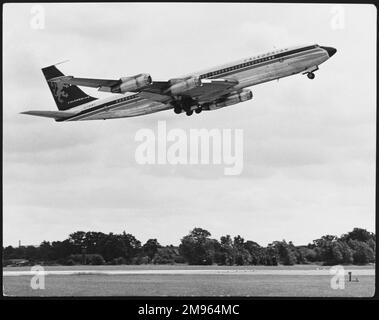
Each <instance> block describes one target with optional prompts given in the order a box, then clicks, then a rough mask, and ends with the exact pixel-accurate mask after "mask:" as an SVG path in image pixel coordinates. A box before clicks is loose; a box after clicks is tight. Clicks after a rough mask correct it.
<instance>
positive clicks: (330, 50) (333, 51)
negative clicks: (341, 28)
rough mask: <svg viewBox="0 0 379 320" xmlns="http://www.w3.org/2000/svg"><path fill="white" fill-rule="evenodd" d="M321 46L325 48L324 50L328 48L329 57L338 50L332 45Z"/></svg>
mask: <svg viewBox="0 0 379 320" xmlns="http://www.w3.org/2000/svg"><path fill="white" fill-rule="evenodd" d="M321 48H323V49H324V50H326V52H327V53H328V55H329V58H330V57H332V56H333V55H334V54H335V53H336V52H337V49H335V48H332V47H321Z"/></svg>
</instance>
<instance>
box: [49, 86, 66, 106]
mask: <svg viewBox="0 0 379 320" xmlns="http://www.w3.org/2000/svg"><path fill="white" fill-rule="evenodd" d="M49 84H50V88H51V90H52V91H53V93H54V95H55V97H56V98H57V100H58V101H59V102H60V103H65V101H67V98H68V93H67V92H66V88H68V87H70V85H69V84H65V83H59V82H50V83H49Z"/></svg>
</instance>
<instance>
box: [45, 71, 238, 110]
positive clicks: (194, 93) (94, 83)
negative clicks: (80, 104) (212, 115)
mask: <svg viewBox="0 0 379 320" xmlns="http://www.w3.org/2000/svg"><path fill="white" fill-rule="evenodd" d="M187 79H188V78H187ZM185 80H186V78H184V79H180V78H179V79H171V80H170V81H153V82H152V83H150V84H149V85H147V86H145V87H143V88H141V89H139V90H138V92H139V95H140V97H141V98H144V99H148V100H151V101H156V102H160V103H168V102H169V101H171V100H173V99H174V97H173V95H172V94H171V93H170V90H169V88H170V86H171V85H172V84H174V83H178V82H180V81H185ZM50 81H53V82H63V83H66V84H71V85H77V86H85V87H92V88H98V90H99V91H106V92H113V91H112V89H113V88H114V87H116V86H118V85H120V84H121V82H122V81H121V79H119V80H110V79H90V78H75V77H73V76H62V77H56V78H53V79H51V80H50ZM200 81H201V84H200V85H199V86H197V87H195V88H193V89H190V90H187V91H185V92H183V93H182V94H179V95H180V96H185V97H190V98H192V99H195V100H197V101H199V102H202V101H210V100H212V99H214V98H216V97H218V96H220V95H223V94H227V93H228V92H229V91H230V90H229V89H230V88H232V87H234V86H235V85H237V84H238V81H237V80H234V79H201V80H200ZM117 93H118V92H117Z"/></svg>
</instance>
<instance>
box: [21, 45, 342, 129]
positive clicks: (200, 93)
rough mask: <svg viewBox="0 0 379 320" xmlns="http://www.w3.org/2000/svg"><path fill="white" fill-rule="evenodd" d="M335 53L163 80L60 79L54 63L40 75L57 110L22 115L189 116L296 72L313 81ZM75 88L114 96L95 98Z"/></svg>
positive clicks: (255, 60)
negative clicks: (171, 112) (164, 113)
mask: <svg viewBox="0 0 379 320" xmlns="http://www.w3.org/2000/svg"><path fill="white" fill-rule="evenodd" d="M336 51H337V50H336V49H335V48H332V47H324V46H319V45H317V44H313V45H307V46H296V47H291V48H284V49H280V50H274V51H270V52H267V53H264V54H259V55H255V56H253V57H250V58H247V59H242V60H239V61H236V62H232V63H229V64H225V65H222V66H218V67H214V68H211V69H208V70H204V71H201V72H196V73H193V74H189V75H186V76H183V77H179V78H173V79H170V80H168V81H153V80H152V78H151V76H150V75H149V74H147V73H141V74H138V75H135V76H130V77H122V78H120V79H118V80H110V79H90V78H76V77H74V76H65V75H64V74H63V73H62V72H61V71H59V70H58V68H57V67H56V65H51V66H48V67H45V68H43V69H42V72H43V74H44V76H45V79H46V81H47V83H48V85H49V87H50V90H51V93H52V95H53V97H54V100H55V103H56V105H57V107H58V111H25V112H22V114H28V115H33V116H40V117H47V118H53V119H55V121H58V122H65V121H78V120H100V119H103V120H106V119H114V118H124V117H134V116H141V115H146V114H150V113H155V112H159V111H164V110H169V109H174V112H175V113H176V114H180V113H186V115H187V116H191V115H192V114H193V113H194V112H195V113H200V112H202V111H213V110H217V109H220V108H224V107H227V106H231V105H234V104H237V103H240V102H244V101H248V100H251V99H252V97H253V94H252V92H251V91H250V90H248V89H246V88H247V87H251V86H254V85H257V84H260V83H264V82H268V81H272V80H277V79H280V78H284V77H288V76H291V75H294V74H299V73H302V74H306V75H307V77H308V78H309V79H314V78H315V74H314V72H315V71H317V70H318V66H319V65H320V64H321V63H323V62H325V61H327V60H328V59H329V58H331V57H332V56H333V55H334V54H335V53H336ZM78 86H84V87H92V88H97V89H98V90H99V91H103V92H109V93H113V94H116V95H111V96H109V97H107V98H104V99H98V98H95V97H91V96H89V95H88V94H86V93H85V92H83V91H82V90H81V89H80V88H79V87H78Z"/></svg>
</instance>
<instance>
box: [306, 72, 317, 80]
mask: <svg viewBox="0 0 379 320" xmlns="http://www.w3.org/2000/svg"><path fill="white" fill-rule="evenodd" d="M307 77H308V78H309V79H311V80H313V79H314V78H315V74H314V73H313V72H309V73H308V74H307Z"/></svg>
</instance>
